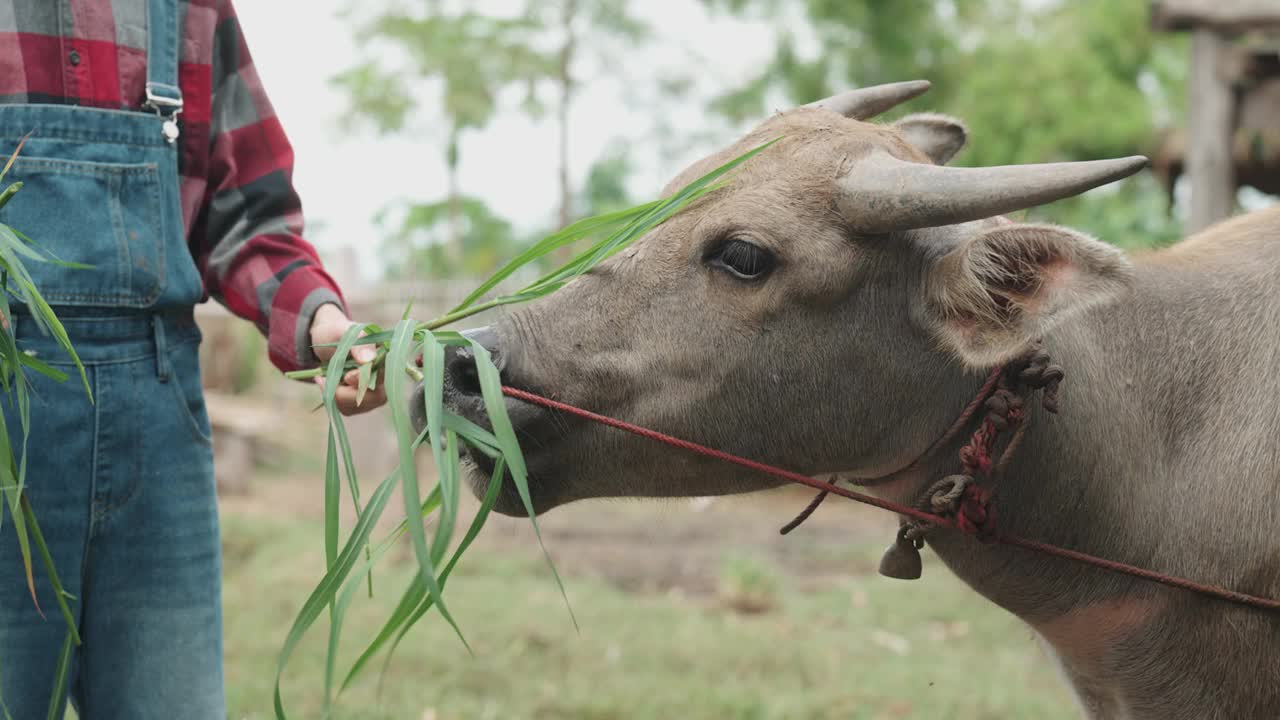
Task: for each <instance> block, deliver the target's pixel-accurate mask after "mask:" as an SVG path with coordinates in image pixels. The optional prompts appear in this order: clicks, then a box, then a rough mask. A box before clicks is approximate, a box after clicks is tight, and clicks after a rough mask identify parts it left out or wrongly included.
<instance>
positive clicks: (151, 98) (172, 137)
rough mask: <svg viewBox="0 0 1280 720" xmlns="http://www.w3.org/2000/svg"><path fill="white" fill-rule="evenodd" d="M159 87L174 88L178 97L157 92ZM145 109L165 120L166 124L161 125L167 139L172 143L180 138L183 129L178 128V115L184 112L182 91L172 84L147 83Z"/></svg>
mask: <svg viewBox="0 0 1280 720" xmlns="http://www.w3.org/2000/svg"><path fill="white" fill-rule="evenodd" d="M157 87H163V88H166V89H168V90H172V91H173V92H175V93H176V94H177V97H176V98H174V97H169V96H167V95H161V94H159V93H157V92H156V88H157ZM142 107H143V109H144V110H151V111H152V112H154V113H155V114H156V117H159V118H161V119H162V120H164V124H163V125H162V126H160V133H161V134H162V135H164V139H165V141H167V142H168V143H169V144H170V145H172V144H173V143H174V142H176V141H177V140H178V136H179V135H181V131H180V130H179V129H178V116H179V115H181V114H182V91H181V90H179V89H178V88H175V87H173V86H171V85H162V86H157V85H155V84H154V83H147V99H146V102H144V103H142Z"/></svg>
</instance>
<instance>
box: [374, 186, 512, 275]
mask: <svg viewBox="0 0 1280 720" xmlns="http://www.w3.org/2000/svg"><path fill="white" fill-rule="evenodd" d="M393 214H395V215H398V218H396V219H395V221H394V222H395V229H394V230H392V232H391V234H390V235H389V236H388V237H387V239H386V240H385V241H384V244H383V250H384V255H383V257H384V258H385V261H386V263H385V267H386V274H387V277H388V278H389V279H392V280H412V279H415V278H421V276H422V275H423V274H424V273H426V274H427V275H430V276H433V277H451V276H457V275H463V276H479V275H485V274H488V273H490V272H492V271H493V269H494V268H495V267H497V266H498V265H500V264H502V263H503V262H505V261H506V260H507V259H508V258H509V257H511V256H512V255H514V254H515V252H516V241H515V240H514V237H513V233H512V229H511V224H510V223H509V222H507V221H506V220H504V219H502V218H501V217H498V216H497V215H495V214H494V213H493V211H492V210H490V209H489V206H488V205H486V204H485V203H484V201H483V200H480V199H479V198H475V197H470V196H466V195H463V196H455V197H450V198H447V199H445V200H442V201H439V202H432V203H409V204H407V205H404V206H402V207H400V208H398V209H390V210H386V211H383V212H382V213H380V214H379V217H378V219H379V221H380V222H383V223H384V224H386V223H387V222H388V221H390V218H389V217H388V216H390V215H393ZM453 241H457V242H460V243H461V245H462V246H463V247H465V248H466V252H464V253H460V254H456V253H451V252H449V248H450V243H451V242H453Z"/></svg>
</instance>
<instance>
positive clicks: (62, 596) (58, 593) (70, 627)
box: [22, 495, 80, 645]
mask: <svg viewBox="0 0 1280 720" xmlns="http://www.w3.org/2000/svg"><path fill="white" fill-rule="evenodd" d="M22 515H23V517H24V518H25V519H26V521H27V526H28V527H29V528H30V529H31V539H32V540H33V541H34V542H35V546H36V550H38V551H39V552H40V561H41V562H42V563H44V571H45V574H47V575H48V576H49V585H50V586H52V587H53V597H54V599H55V600H57V601H58V609H59V610H61V611H62V619H63V620H64V621H65V622H66V624H67V631H68V632H69V633H70V634H71V637H72V639H74V640H75V643H76V645H79V644H80V631H79V630H78V629H77V628H76V619H75V617H74V616H73V615H72V614H71V607H70V606H69V605H67V598H68V597H69V595H68V594H67V591H66V590H64V589H63V588H62V581H61V580H59V579H58V572H57V570H55V569H54V567H53V556H52V555H50V554H49V546H48V545H47V544H45V541H44V533H42V532H40V523H38V522H36V516H35V513H34V512H32V511H31V503H30V502H29V501H28V500H27V496H26V495H23V496H22Z"/></svg>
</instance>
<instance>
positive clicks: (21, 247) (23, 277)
mask: <svg viewBox="0 0 1280 720" xmlns="http://www.w3.org/2000/svg"><path fill="white" fill-rule="evenodd" d="M25 143H26V138H23V139H22V142H19V143H18V146H17V147H16V148H15V149H14V151H13V154H12V155H10V156H9V160H8V162H6V163H5V165H4V167H3V168H2V169H0V182H3V180H4V177H5V175H7V174H8V173H9V170H10V168H12V167H13V164H14V162H15V161H16V160H17V159H18V153H20V152H21V151H22V146H23V144H25ZM21 189H22V183H13V184H11V185H9V186H8V187H6V188H4V190H3V191H0V208H3V207H4V205H5V204H7V203H9V202H10V201H12V200H13V199H14V198H15V197H16V196H17V193H18V191H19V190H21ZM23 258H26V262H31V261H34V262H49V263H55V264H58V265H63V266H65V267H69V268H79V267H84V266H83V265H77V264H75V263H68V262H63V261H61V260H59V259H58V258H57V257H55V256H54V255H53V254H52V253H50V252H49V251H48V250H46V249H44V248H41V247H40V246H38V245H36V244H35V243H34V242H32V241H31V239H30V238H28V237H27V236H26V235H23V234H22V233H21V232H20V231H18V230H16V229H14V228H11V227H9V226H7V225H4V224H0V388H2V389H3V391H4V399H5V400H6V401H7V402H8V403H9V404H10V407H14V404H15V403H16V406H17V409H18V417H19V421H20V423H21V426H22V428H21V438H22V452H21V460H19V459H18V455H19V454H18V453H16V452H14V448H13V446H12V444H11V437H12V436H11V435H10V433H9V428H8V424H7V422H6V421H5V417H4V415H3V414H0V498H3V503H4V507H3V508H0V528H2V527H3V521H4V515H5V512H4V511H5V509H7V510H8V512H9V517H10V518H11V521H12V522H13V526H14V532H15V534H16V536H17V539H18V550H19V553H20V554H21V556H22V566H23V570H24V572H25V574H26V580H27V589H28V591H29V592H30V593H31V602H32V603H34V604H35V606H36V608H37V609H38V610H39V609H40V605H39V602H38V601H37V600H36V584H35V573H34V570H33V563H32V559H31V550H32V546H33V545H34V546H35V550H36V552H37V553H38V554H39V556H40V562H41V566H42V567H43V569H44V573H45V576H46V577H47V579H48V581H49V585H50V587H51V588H52V589H53V596H54V598H55V599H56V601H57V604H58V610H59V611H60V612H61V613H62V619H63V621H64V622H65V623H66V625H67V635H66V639H65V640H64V641H63V646H62V651H61V652H60V653H59V659H58V665H57V668H56V669H55V672H54V691H53V696H52V697H51V698H50V699H49V717H50V718H53V717H55V713H56V711H57V710H58V709H60V708H61V707H62V698H63V696H64V695H65V694H66V687H67V678H68V673H69V671H70V660H71V653H72V649H73V647H75V646H78V645H79V644H80V633H79V630H78V629H77V625H76V620H75V618H74V617H73V616H72V614H71V608H70V607H69V606H68V604H67V600H68V598H70V597H71V595H70V594H68V593H67V592H66V591H65V590H64V589H63V587H62V583H61V581H59V579H58V573H57V570H56V568H55V567H54V565H53V556H52V555H50V554H49V547H48V545H47V544H46V543H45V540H44V535H43V534H42V533H41V532H40V524H39V523H38V522H37V521H36V515H35V511H34V510H33V509H32V507H31V501H30V499H29V498H28V497H27V492H26V481H27V459H26V454H27V453H26V450H27V440H28V437H29V435H30V430H31V398H30V393H31V387H30V380H28V378H27V376H26V370H34V371H35V372H38V373H40V374H41V375H44V376H46V377H49V378H52V379H53V380H55V381H58V382H63V381H65V380H66V379H67V376H66V374H64V373H63V372H61V371H60V370H57V369H56V368H54V367H53V366H51V365H48V364H46V363H45V362H44V361H42V360H39V359H38V358H36V357H34V356H32V355H28V354H27V353H25V352H23V351H21V350H19V349H18V343H17V337H16V336H15V335H14V331H13V324H12V323H11V322H10V318H11V317H12V316H13V313H12V309H11V307H10V304H9V303H10V299H12V300H14V301H16V302H18V303H21V304H22V305H25V306H26V307H27V309H28V311H29V312H30V313H31V318H32V319H33V320H34V321H35V324H36V326H37V327H39V328H40V331H41V332H43V333H46V334H51V335H53V337H54V338H55V339H56V340H57V342H58V345H59V346H60V347H61V348H62V349H63V350H64V351H65V352H66V353H67V354H68V355H69V356H70V357H71V359H72V360H73V361H74V362H75V365H76V369H78V370H79V372H80V380H81V382H83V383H84V389H85V393H86V394H88V395H89V399H90V401H92V400H93V394H92V391H91V390H90V389H89V379H88V377H87V376H86V375H85V371H84V366H83V365H81V363H80V358H79V357H78V356H77V355H76V351H75V349H74V348H72V346H71V341H70V339H69V338H68V337H67V332H66V330H65V329H63V327H62V323H61V322H60V321H59V320H58V318H57V316H56V315H55V314H54V312H53V309H52V308H51V307H49V304H48V303H47V302H45V300H44V298H43V297H41V295H40V291H39V290H38V289H37V288H36V285H35V281H34V280H32V278H31V275H30V273H28V272H27V269H26V267H25V265H24V264H23V263H24V260H23ZM3 703H4V701H3V698H0V707H3ZM5 714H6V715H7V714H8V711H7V710H6V711H5Z"/></svg>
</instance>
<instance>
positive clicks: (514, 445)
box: [471, 341, 578, 629]
mask: <svg viewBox="0 0 1280 720" xmlns="http://www.w3.org/2000/svg"><path fill="white" fill-rule="evenodd" d="M471 347H472V349H473V351H474V352H475V358H476V373H477V375H479V378H480V394H481V395H482V396H483V397H484V407H485V411H486V412H487V413H488V414H489V423H490V424H491V425H493V434H494V436H495V437H496V438H497V439H498V448H499V449H501V450H502V456H503V457H504V458H506V461H507V467H508V468H509V469H510V471H511V479H512V481H513V482H514V483H515V486H516V492H517V493H519V495H520V502H522V503H524V509H525V511H526V512H527V513H529V522H530V523H532V524H533V534H534V536H535V537H537V538H538V547H540V548H541V549H542V555H543V557H545V558H546V560H547V567H548V568H550V569H551V575H552V577H554V578H555V581H556V587H558V588H560V596H561V597H562V598H564V604H565V608H567V609H568V611H569V619H570V620H572V621H573V627H574V628H575V629H577V627H578V618H577V616H575V615H574V613H573V606H572V605H571V604H570V603H569V595H568V593H566V592H565V590H564V582H562V581H561V580H560V573H559V572H557V571H556V566H555V563H553V562H552V561H551V553H549V552H547V546H546V545H545V544H544V543H543V542H542V530H541V529H539V528H538V518H537V514H536V513H535V512H534V511H533V500H532V498H530V497H529V470H528V468H526V467H525V464H524V455H523V454H522V453H521V451H520V443H519V441H518V440H516V431H515V427H513V426H512V424H511V418H510V417H508V415H507V402H506V397H505V396H504V395H503V394H502V380H501V379H500V377H499V375H498V368H497V367H495V366H494V364H493V358H492V357H490V356H489V351H488V350H486V349H485V348H484V346H483V345H481V344H480V343H478V342H474V341H472V343H471Z"/></svg>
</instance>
